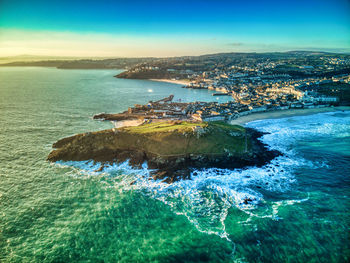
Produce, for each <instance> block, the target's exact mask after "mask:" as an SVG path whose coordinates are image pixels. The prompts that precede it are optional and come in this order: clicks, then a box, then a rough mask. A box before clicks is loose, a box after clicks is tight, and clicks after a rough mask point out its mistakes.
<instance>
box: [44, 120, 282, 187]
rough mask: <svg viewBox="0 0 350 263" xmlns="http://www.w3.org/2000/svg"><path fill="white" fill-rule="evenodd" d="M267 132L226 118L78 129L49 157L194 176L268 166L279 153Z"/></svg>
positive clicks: (172, 177) (161, 175)
mask: <svg viewBox="0 0 350 263" xmlns="http://www.w3.org/2000/svg"><path fill="white" fill-rule="evenodd" d="M262 135H263V134H262V133H260V132H258V131H256V130H253V129H245V128H243V127H240V126H233V125H229V124H225V123H221V122H220V123H201V124H200V125H199V124H198V123H185V122H166V123H161V124H152V125H150V124H145V125H141V126H137V127H127V128H118V129H110V130H104V131H99V132H91V133H83V134H77V135H74V136H71V137H67V138H64V139H61V140H59V141H57V142H56V143H54V144H53V148H55V150H53V151H52V152H51V153H50V154H49V156H48V160H49V161H52V162H54V161H60V160H62V161H85V160H93V161H95V162H100V163H101V164H102V166H101V170H102V169H103V166H104V165H105V164H110V163H121V162H125V161H129V164H130V165H131V166H132V167H135V168H136V167H140V166H142V164H143V163H147V164H148V167H149V168H150V169H152V170H153V171H152V177H153V179H157V180H158V179H161V180H163V181H165V182H167V183H172V182H174V181H176V180H180V179H189V176H190V173H191V171H192V170H193V169H204V168H212V167H215V168H228V169H233V168H244V167H247V166H263V165H264V164H266V163H268V162H270V161H271V160H272V159H273V158H275V157H276V156H278V155H280V153H279V152H277V151H271V150H268V149H267V147H266V145H264V144H263V143H262V142H261V141H260V140H259V138H260V137H261V136H262Z"/></svg>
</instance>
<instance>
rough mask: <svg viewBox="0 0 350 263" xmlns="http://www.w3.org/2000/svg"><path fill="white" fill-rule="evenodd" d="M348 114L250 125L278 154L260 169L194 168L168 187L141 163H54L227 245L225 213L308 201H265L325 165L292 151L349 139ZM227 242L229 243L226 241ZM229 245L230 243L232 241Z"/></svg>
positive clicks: (262, 211)
mask: <svg viewBox="0 0 350 263" xmlns="http://www.w3.org/2000/svg"><path fill="white" fill-rule="evenodd" d="M349 113H350V112H333V113H320V114H315V115H310V116H298V117H288V118H283V119H270V120H261V121H254V122H250V123H248V124H247V127H250V128H255V129H257V130H259V131H262V132H266V133H267V134H265V135H263V136H262V137H261V138H260V140H262V142H264V143H265V144H267V145H268V147H269V148H270V149H275V150H278V151H280V152H282V153H283V155H282V156H279V157H276V158H275V159H273V160H272V161H271V162H270V163H269V164H267V165H265V166H263V167H248V168H246V169H234V170H229V169H217V168H210V169H203V170H194V171H192V173H191V179H190V180H182V181H177V182H174V183H172V184H167V183H164V182H161V181H160V180H159V181H157V180H153V179H152V180H150V170H149V169H148V168H147V165H146V164H144V165H143V167H142V168H141V169H133V168H132V167H130V166H129V165H128V163H127V162H125V163H122V164H114V165H110V166H105V167H104V168H103V170H102V171H100V172H94V171H96V170H98V169H99V168H100V164H94V163H93V162H58V164H60V165H64V166H66V165H68V166H70V167H74V168H75V169H74V171H73V172H72V174H74V175H75V176H80V175H81V174H83V175H88V176H106V177H108V178H110V179H112V181H113V184H112V186H113V187H116V188H117V189H118V190H119V191H129V190H139V191H142V192H143V193H144V194H146V195H148V196H150V197H152V198H154V199H156V200H159V201H161V202H163V203H165V204H166V205H169V206H170V208H171V209H172V211H173V212H174V213H176V214H178V215H184V216H186V217H187V218H188V220H189V221H190V222H191V223H192V224H193V225H194V226H195V227H196V228H197V229H198V230H199V231H201V232H204V233H207V234H215V235H218V236H220V237H221V238H225V239H227V240H228V241H231V239H232V237H230V235H229V234H228V233H227V231H226V226H225V220H226V218H227V215H228V213H229V209H238V210H240V211H241V212H243V213H245V214H247V215H248V217H247V219H246V220H245V221H244V222H240V223H242V224H247V222H249V221H250V220H251V219H252V218H253V217H259V218H271V220H280V219H281V218H280V217H279V216H278V209H279V207H281V206H286V205H294V204H298V203H300V202H304V201H307V200H308V197H303V198H300V199H298V200H283V199H282V198H281V200H277V201H266V200H265V198H264V196H265V195H266V193H283V192H286V191H290V190H292V189H293V186H294V184H295V183H296V182H297V178H296V176H295V175H294V171H295V170H296V169H298V168H300V167H307V168H309V169H314V168H319V167H322V166H327V163H325V162H317V161H310V160H307V159H305V158H303V157H302V156H300V154H299V153H298V152H297V151H296V150H295V145H296V144H297V143H298V142H300V141H303V140H317V138H319V137H323V136H329V135H332V136H344V134H345V135H346V134H347V136H349V133H350V131H349V123H350V114H349ZM232 243H233V242H232ZM233 246H234V243H233Z"/></svg>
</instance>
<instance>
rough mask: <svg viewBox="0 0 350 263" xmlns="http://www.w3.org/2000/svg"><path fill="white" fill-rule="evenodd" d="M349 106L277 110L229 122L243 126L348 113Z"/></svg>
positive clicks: (253, 114) (257, 113)
mask: <svg viewBox="0 0 350 263" xmlns="http://www.w3.org/2000/svg"><path fill="white" fill-rule="evenodd" d="M349 110H350V106H337V107H325V108H313V109H289V110H277V111H270V112H256V113H252V114H249V115H246V116H242V117H239V118H237V119H235V120H232V121H230V124H232V125H244V124H246V123H248V122H251V121H256V120H264V119H280V118H286V117H292V116H305V115H312V114H316V113H323V112H333V111H349Z"/></svg>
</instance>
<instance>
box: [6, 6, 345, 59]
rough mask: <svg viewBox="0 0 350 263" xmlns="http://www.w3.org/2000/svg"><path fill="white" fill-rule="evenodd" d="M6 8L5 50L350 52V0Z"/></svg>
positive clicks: (77, 53) (83, 53)
mask: <svg viewBox="0 0 350 263" xmlns="http://www.w3.org/2000/svg"><path fill="white" fill-rule="evenodd" d="M0 10H2V11H0V12H1V16H0V57H8V56H18V55H23V54H27V55H32V56H59V57H63V56H67V57H103V58H107V57H174V56H192V55H204V54H214V53H229V52H258V53H261V52H285V51H291V50H303V51H304V50H308V51H325V52H335V53H348V52H350V16H349V15H348V14H349V13H350V3H349V1H347V0H336V1H330V0H322V1H315V0H311V1H307V2H303V1H299V0H297V1H290V2H282V3H281V2H279V1H274V0H269V1H265V2H264V3H262V2H259V1H255V0H254V1H250V2H249V3H244V2H242V1H178V2H177V3H176V4H171V3H167V2H164V1H163V2H162V1H148V2H143V1H133V2H132V3H125V2H122V1H108V0H105V1H99V2H95V1H74V3H72V2H69V1H50V2H49V3H48V2H46V1H39V0H34V1H31V2H30V3H29V2H26V1H21V0H14V1H8V0H2V1H0Z"/></svg>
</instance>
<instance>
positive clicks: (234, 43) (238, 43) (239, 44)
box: [227, 42, 244, 47]
mask: <svg viewBox="0 0 350 263" xmlns="http://www.w3.org/2000/svg"><path fill="white" fill-rule="evenodd" d="M227 45H228V46H232V47H241V46H243V45H244V44H243V43H241V42H232V43H228V44H227Z"/></svg>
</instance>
